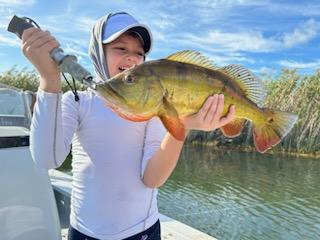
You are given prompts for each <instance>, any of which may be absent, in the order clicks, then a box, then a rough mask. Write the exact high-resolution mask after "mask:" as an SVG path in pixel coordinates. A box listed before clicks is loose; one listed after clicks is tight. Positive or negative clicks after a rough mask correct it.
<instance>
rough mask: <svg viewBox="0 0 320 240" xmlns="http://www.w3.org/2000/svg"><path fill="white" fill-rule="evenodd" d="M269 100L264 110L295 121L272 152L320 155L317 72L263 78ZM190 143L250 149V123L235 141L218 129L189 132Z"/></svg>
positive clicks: (319, 74)
mask: <svg viewBox="0 0 320 240" xmlns="http://www.w3.org/2000/svg"><path fill="white" fill-rule="evenodd" d="M265 85H266V88H267V90H268V97H267V99H266V102H265V107H267V108H273V109H279V110H282V111H288V112H293V113H295V114H297V115H298V121H297V123H296V124H295V126H294V128H293V129H292V130H291V132H290V133H289V134H288V135H287V136H286V137H285V139H284V140H283V141H282V142H281V143H280V144H279V145H278V146H277V147H275V148H274V149H273V151H281V152H291V153H308V154H314V155H319V154H320V71H318V72H316V73H315V74H313V75H309V76H302V75H299V74H298V73H297V72H296V71H295V70H289V69H284V70H282V72H281V74H280V75H279V76H278V77H277V78H274V79H266V80H265ZM188 139H189V141H191V142H197V143H199V142H202V143H203V142H206V143H208V144H211V145H218V146H221V145H231V144H232V145H233V146H240V147H241V148H242V149H243V148H244V149H246V150H253V149H252V146H253V140H252V132H251V123H250V122H248V123H247V125H246V127H245V129H244V131H243V133H242V134H241V135H240V136H239V137H237V138H235V139H228V138H225V137H224V136H223V135H222V133H221V132H220V131H219V130H217V131H215V132H212V133H204V132H192V133H191V134H190V136H189V138H188Z"/></svg>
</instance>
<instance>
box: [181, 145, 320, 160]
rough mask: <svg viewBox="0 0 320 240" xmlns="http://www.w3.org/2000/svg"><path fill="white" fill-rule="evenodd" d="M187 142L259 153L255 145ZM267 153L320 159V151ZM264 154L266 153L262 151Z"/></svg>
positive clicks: (220, 149) (221, 148) (275, 151)
mask: <svg viewBox="0 0 320 240" xmlns="http://www.w3.org/2000/svg"><path fill="white" fill-rule="evenodd" d="M186 143H187V144H193V145H199V146H207V147H212V148H214V149H215V150H219V151H225V150H228V151H238V152H246V153H259V152H257V151H256V149H255V148H254V147H251V146H247V145H245V146H240V145H231V144H227V145H219V143H218V142H216V141H213V142H199V141H192V142H186ZM266 153H267V154H276V155H283V156H294V157H301V158H314V159H320V152H315V153H303V152H301V153H300V152H286V151H284V150H282V151H281V150H273V149H270V150H268V151H267V152H266ZM260 154H264V153H260Z"/></svg>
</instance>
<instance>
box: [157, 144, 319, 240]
mask: <svg viewBox="0 0 320 240" xmlns="http://www.w3.org/2000/svg"><path fill="white" fill-rule="evenodd" d="M319 171H320V161H319V160H315V159H299V158H295V157H283V156H272V155H268V154H264V155H262V154H252V153H236V152H216V151H213V150H211V149H210V148H209V147H198V146H193V145H188V146H186V147H185V148H184V151H183V153H182V155H181V159H180V160H179V163H178V166H177V168H176V170H175V171H174V173H173V175H172V176H171V177H170V179H169V180H168V182H167V183H166V185H165V186H164V187H162V188H161V189H160V193H159V207H160V211H161V212H162V213H164V214H167V215H169V216H171V217H173V218H175V219H178V220H180V221H182V222H185V223H187V224H189V225H191V226H194V227H196V228H198V229H200V230H202V231H204V232H207V233H208V234H210V235H212V236H215V237H217V238H218V239H318V237H319V233H320V211H319V210H320V193H319V191H317V190H318V185H319V183H320V175H319Z"/></svg>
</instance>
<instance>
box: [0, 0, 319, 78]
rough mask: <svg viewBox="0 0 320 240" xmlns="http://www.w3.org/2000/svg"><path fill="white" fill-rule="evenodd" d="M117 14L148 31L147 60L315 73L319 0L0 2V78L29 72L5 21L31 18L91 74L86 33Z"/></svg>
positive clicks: (257, 71) (260, 71) (258, 71)
mask: <svg viewBox="0 0 320 240" xmlns="http://www.w3.org/2000/svg"><path fill="white" fill-rule="evenodd" d="M117 11H125V12H128V13H130V14H131V15H133V16H134V17H135V18H136V19H137V20H138V21H139V22H141V23H144V24H146V25H148V26H149V27H150V28H151V31H152V34H153V39H154V42H153V47H152V51H151V53H150V54H149V55H148V57H147V60H155V59H160V58H165V57H166V56H168V55H170V54H172V53H174V52H176V51H180V50H187V49H189V50H195V51H199V52H201V53H202V54H203V55H205V56H207V57H209V58H210V59H211V60H212V61H213V62H214V63H215V64H216V65H218V66H221V67H222V66H225V65H228V64H240V65H242V66H244V67H246V68H248V69H250V70H251V71H252V72H254V73H255V74H257V75H260V74H262V75H263V74H264V75H265V74H267V75H269V76H274V75H277V74H279V73H280V72H281V69H283V68H294V69H297V71H299V72H300V73H302V74H313V73H314V72H315V71H316V70H317V69H320V50H319V49H320V34H319V32H320V1H319V0H310V1H289V0H287V1H282V0H260V1H259V0H233V1H232V0H202V1H200V0H179V1H176V0H172V1H169V0H162V1H151V0H150V1H137V0H133V1H127V0H117V1H107V0H90V1H88V0H86V1H84V0H78V1H76V0H55V1H44V0H42V1H40V0H0V73H1V72H4V71H6V70H9V69H11V68H12V67H13V66H16V68H18V69H21V68H23V67H27V69H29V70H32V69H34V67H33V66H32V65H31V64H30V63H29V62H28V61H27V59H26V58H25V57H24V55H23V54H22V52H21V50H20V40H19V39H18V37H17V36H16V35H14V34H12V33H9V32H7V30H6V29H7V26H8V23H9V22H10V19H11V18H12V16H13V15H17V16H19V17H22V16H27V17H30V18H32V19H34V20H35V21H36V22H37V23H38V24H39V25H40V27H41V28H42V29H46V30H49V31H50V32H51V34H52V35H54V36H55V37H56V38H57V39H58V41H59V42H60V44H61V48H62V49H63V50H64V52H65V53H69V54H74V55H76V56H77V58H78V60H79V62H80V63H81V64H82V65H83V66H84V67H86V68H87V69H88V70H89V71H91V72H92V73H93V67H92V64H91V62H90V58H89V55H88V53H87V52H88V51H87V49H88V43H89V39H90V32H91V29H92V26H93V24H94V22H95V21H96V20H97V19H98V18H100V17H102V16H103V15H106V14H108V13H110V12H117Z"/></svg>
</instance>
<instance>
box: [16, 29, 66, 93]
mask: <svg viewBox="0 0 320 240" xmlns="http://www.w3.org/2000/svg"><path fill="white" fill-rule="evenodd" d="M59 46H60V44H59V42H58V41H57V40H56V39H55V38H54V37H53V36H51V35H50V33H49V32H48V31H43V30H41V29H38V28H34V27H32V28H28V29H26V30H25V31H24V32H23V34H22V44H21V49H22V52H23V53H24V55H25V56H26V57H27V58H28V59H29V61H30V62H31V63H32V64H33V65H34V66H35V68H36V69H37V70H38V72H39V74H40V88H41V89H43V90H45V91H47V92H54V93H57V92H60V90H61V84H60V70H59V68H58V65H57V64H56V63H55V62H54V61H53V59H52V58H51V56H50V52H51V51H52V50H53V49H54V48H57V47H59Z"/></svg>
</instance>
